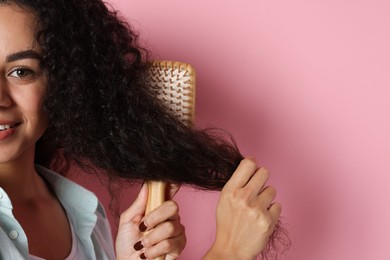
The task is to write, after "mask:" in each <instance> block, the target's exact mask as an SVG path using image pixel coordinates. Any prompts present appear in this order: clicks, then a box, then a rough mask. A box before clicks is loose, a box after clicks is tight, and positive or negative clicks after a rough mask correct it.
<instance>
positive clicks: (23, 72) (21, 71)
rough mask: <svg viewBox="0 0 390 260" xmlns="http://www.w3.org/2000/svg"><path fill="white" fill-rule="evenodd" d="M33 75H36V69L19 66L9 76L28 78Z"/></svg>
mask: <svg viewBox="0 0 390 260" xmlns="http://www.w3.org/2000/svg"><path fill="white" fill-rule="evenodd" d="M31 75H34V71H33V70H30V69H27V68H17V69H14V70H13V71H11V72H10V73H9V74H8V76H10V77H15V78H26V77H28V76H31Z"/></svg>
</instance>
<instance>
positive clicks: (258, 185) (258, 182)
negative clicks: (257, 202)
mask: <svg viewBox="0 0 390 260" xmlns="http://www.w3.org/2000/svg"><path fill="white" fill-rule="evenodd" d="M268 177H269V173H268V170H267V169H265V168H259V169H257V170H256V172H255V173H254V174H253V176H252V178H251V179H250V180H249V182H248V183H247V184H246V185H245V188H247V189H249V190H250V191H251V192H252V195H254V196H257V195H258V194H259V193H260V191H261V190H262V189H263V188H264V185H265V182H266V181H267V180H268Z"/></svg>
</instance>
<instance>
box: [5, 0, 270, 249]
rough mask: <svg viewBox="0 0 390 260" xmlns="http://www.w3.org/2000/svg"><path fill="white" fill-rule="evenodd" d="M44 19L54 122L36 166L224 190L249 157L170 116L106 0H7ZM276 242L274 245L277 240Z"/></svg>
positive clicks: (39, 36)
mask: <svg viewBox="0 0 390 260" xmlns="http://www.w3.org/2000/svg"><path fill="white" fill-rule="evenodd" d="M0 3H13V4H17V5H19V6H20V7H22V8H26V10H29V11H31V12H33V13H34V14H35V16H36V17H37V21H36V24H37V28H36V40H37V42H38V43H39V45H40V47H41V49H42V61H41V62H42V67H43V69H44V71H45V72H46V73H47V75H48V86H47V92H46V95H45V99H44V109H45V112H46V113H47V115H48V119H49V125H48V128H47V130H46V132H45V134H44V135H43V136H42V137H41V139H40V140H39V141H38V143H37V147H36V159H35V162H36V163H38V164H42V165H45V166H50V165H51V164H52V163H53V160H55V158H56V156H55V155H56V151H58V150H59V149H61V151H63V154H64V155H65V158H66V160H70V161H76V162H77V163H78V164H79V165H80V166H82V168H84V169H86V168H89V169H97V171H98V172H100V173H101V172H103V173H105V174H106V175H107V176H108V178H109V179H110V180H115V179H121V180H122V179H126V180H142V181H144V180H162V181H168V182H175V183H183V184H189V185H192V186H195V187H197V188H200V189H207V190H220V189H222V187H223V186H224V184H225V183H226V182H227V181H228V180H229V178H230V177H231V175H232V173H233V172H234V170H235V169H236V167H237V166H238V164H239V162H240V161H241V160H242V159H243V157H242V155H241V154H240V152H239V150H238V149H237V147H236V145H235V144H234V142H233V141H232V139H231V138H230V136H229V135H227V134H225V133H223V132H222V134H221V131H214V130H210V129H198V128H196V127H195V126H193V125H186V124H184V123H183V122H181V121H180V120H179V119H178V118H177V117H176V116H175V115H172V114H171V113H170V112H169V110H168V109H167V107H166V105H165V104H163V103H162V102H161V101H160V100H159V99H158V98H157V91H156V89H153V87H151V86H149V85H148V84H147V83H146V82H147V81H146V76H147V73H146V71H147V69H148V66H149V64H150V63H149V60H148V52H147V51H146V50H144V49H143V48H141V47H140V46H139V45H138V41H137V39H138V36H137V34H136V33H135V32H134V31H133V30H132V29H131V28H130V26H129V25H128V24H127V23H126V22H125V20H124V19H122V18H120V16H119V15H118V13H117V12H116V11H114V10H113V9H112V8H108V7H107V5H106V4H105V3H104V2H102V1H101V0H0ZM271 244H272V243H271Z"/></svg>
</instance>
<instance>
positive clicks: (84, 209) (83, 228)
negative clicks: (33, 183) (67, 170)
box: [35, 165, 99, 241]
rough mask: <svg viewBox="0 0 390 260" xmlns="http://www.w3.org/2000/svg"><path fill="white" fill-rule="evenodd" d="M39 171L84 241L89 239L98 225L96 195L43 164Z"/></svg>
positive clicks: (37, 166)
mask: <svg viewBox="0 0 390 260" xmlns="http://www.w3.org/2000/svg"><path fill="white" fill-rule="evenodd" d="M35 167H36V170H37V172H38V173H39V174H40V175H41V176H42V177H43V178H44V179H45V180H47V181H48V182H49V184H50V186H51V187H52V189H53V191H54V193H55V194H56V196H57V198H58V199H59V201H60V202H61V204H62V206H63V207H64V208H65V210H66V213H67V215H68V218H69V221H70V222H71V223H72V225H73V227H74V228H75V230H78V232H77V233H78V235H79V237H80V239H81V240H82V241H83V240H84V241H85V240H89V239H90V237H91V234H92V231H93V228H94V227H95V225H96V221H97V216H96V211H97V209H98V204H99V203H98V199H97V198H96V196H95V195H94V194H93V193H92V192H90V191H88V190H87V189H85V188H83V187H82V186H80V185H78V184H76V183H75V182H73V181H71V180H69V179H67V178H65V177H63V176H61V175H59V174H58V173H56V172H54V171H51V170H49V169H47V168H44V167H42V166H39V165H36V166H35Z"/></svg>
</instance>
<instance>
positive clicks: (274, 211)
mask: <svg viewBox="0 0 390 260" xmlns="http://www.w3.org/2000/svg"><path fill="white" fill-rule="evenodd" d="M268 211H269V213H270V214H271V216H272V218H273V219H274V220H275V223H276V221H277V220H278V219H279V217H280V213H281V212H282V205H281V204H280V203H278V202H274V203H272V204H271V206H270V207H269V209H268Z"/></svg>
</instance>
